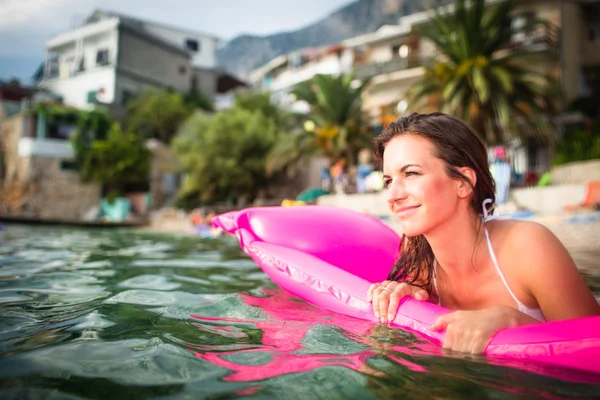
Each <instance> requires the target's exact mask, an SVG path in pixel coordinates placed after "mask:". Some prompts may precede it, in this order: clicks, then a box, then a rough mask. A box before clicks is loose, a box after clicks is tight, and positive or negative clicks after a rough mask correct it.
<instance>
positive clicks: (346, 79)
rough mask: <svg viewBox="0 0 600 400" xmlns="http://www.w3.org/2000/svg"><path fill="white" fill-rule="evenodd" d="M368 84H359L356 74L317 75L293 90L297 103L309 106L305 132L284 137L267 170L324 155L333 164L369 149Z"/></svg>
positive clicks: (270, 157)
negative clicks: (364, 111)
mask: <svg viewBox="0 0 600 400" xmlns="http://www.w3.org/2000/svg"><path fill="white" fill-rule="evenodd" d="M368 83H369V81H368V80H364V81H362V82H358V81H357V80H355V79H354V76H353V74H341V75H337V76H334V75H315V76H314V77H313V78H312V79H310V80H308V81H305V82H302V83H300V84H298V85H297V86H296V87H295V88H294V89H293V91H292V95H294V96H296V99H297V100H298V101H305V102H306V103H308V104H309V105H310V112H309V113H308V115H307V116H306V123H305V124H304V129H296V130H292V131H291V132H290V133H288V134H287V135H282V136H281V137H280V139H279V140H278V141H277V144H276V145H275V147H274V148H273V150H272V151H271V152H270V154H269V157H268V162H267V170H268V172H270V173H272V172H275V171H279V170H282V169H284V168H285V167H287V166H289V165H292V164H295V163H297V162H298V161H299V160H300V159H302V158H305V157H312V156H315V155H322V156H325V157H328V158H330V159H331V160H332V161H333V160H336V159H339V158H346V160H347V162H348V163H349V164H353V162H354V154H355V153H356V152H357V151H358V150H359V149H360V148H362V147H365V146H368V145H369V142H370V140H371V136H370V135H369V133H368V131H367V130H366V129H365V127H364V124H363V123H362V120H361V117H362V112H361V100H362V92H363V90H364V88H365V87H366V86H367V85H368Z"/></svg>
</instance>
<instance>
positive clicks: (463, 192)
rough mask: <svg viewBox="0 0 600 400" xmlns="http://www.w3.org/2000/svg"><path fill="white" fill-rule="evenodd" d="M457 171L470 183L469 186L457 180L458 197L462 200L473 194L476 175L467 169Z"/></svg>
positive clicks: (470, 169)
mask: <svg viewBox="0 0 600 400" xmlns="http://www.w3.org/2000/svg"><path fill="white" fill-rule="evenodd" d="M458 170H459V171H460V173H461V174H463V176H465V177H466V178H467V179H468V180H469V182H471V185H469V183H468V182H465V181H464V180H463V179H460V180H459V185H458V197H460V198H461V199H464V198H466V197H468V196H469V195H470V194H471V193H473V188H475V185H476V184H477V174H476V173H475V171H474V170H473V169H472V168H469V167H462V168H459V169H458Z"/></svg>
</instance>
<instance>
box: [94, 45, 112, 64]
mask: <svg viewBox="0 0 600 400" xmlns="http://www.w3.org/2000/svg"><path fill="white" fill-rule="evenodd" d="M109 63H110V60H109V59H108V49H102V50H98V52H97V53H96V65H97V66H104V65H108V64H109Z"/></svg>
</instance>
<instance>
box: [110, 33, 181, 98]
mask: <svg viewBox="0 0 600 400" xmlns="http://www.w3.org/2000/svg"><path fill="white" fill-rule="evenodd" d="M118 64H119V72H118V73H119V75H121V74H123V75H127V76H128V77H129V78H131V79H135V80H138V81H140V82H146V83H147V84H154V85H161V86H163V87H165V88H169V87H171V88H173V89H175V90H176V91H178V92H181V93H187V92H188V91H189V90H190V84H191V74H192V70H191V66H190V59H189V57H188V56H187V55H186V54H184V53H183V52H179V51H177V50H174V49H173V50H171V49H169V48H168V47H167V46H164V45H163V46H161V45H159V44H157V43H155V42H154V41H152V40H151V39H148V38H146V37H144V36H141V35H137V34H135V33H134V32H132V31H129V30H121V31H120V32H119V62H118Z"/></svg>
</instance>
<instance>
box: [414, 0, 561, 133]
mask: <svg viewBox="0 0 600 400" xmlns="http://www.w3.org/2000/svg"><path fill="white" fill-rule="evenodd" d="M514 9H515V2H514V1H513V0H508V1H505V2H502V3H500V4H497V5H494V6H490V7H488V8H486V6H485V0H472V1H466V0H456V2H455V11H454V12H453V13H452V14H451V15H442V13H441V12H440V11H439V9H438V10H436V11H435V15H434V18H433V21H432V22H431V23H430V24H429V25H427V26H425V27H424V28H423V29H422V32H421V34H422V36H423V37H425V38H427V39H429V40H431V41H432V42H433V43H434V44H435V45H436V47H437V49H438V51H439V57H438V58H437V60H436V61H435V63H434V65H433V66H431V67H428V68H426V69H425V73H424V76H423V77H422V79H421V80H420V81H419V82H418V83H417V84H415V85H414V86H413V87H412V88H411V90H409V93H408V97H409V99H410V100H411V103H413V105H414V104H415V103H418V102H419V101H422V100H425V99H428V100H429V101H433V103H434V105H435V106H436V108H437V109H441V110H442V111H444V112H447V113H449V114H453V115H455V116H458V117H460V118H462V119H464V120H465V121H467V122H469V123H470V124H471V126H472V127H473V128H474V129H475V130H476V132H478V133H479V134H480V135H481V137H482V139H484V141H485V142H487V143H490V144H492V143H494V144H500V143H503V142H504V141H505V140H506V139H507V136H510V135H513V136H517V137H526V136H531V134H532V133H538V134H542V135H544V134H547V132H548V129H547V124H546V123H545V121H546V119H545V116H546V115H548V113H552V112H554V110H555V102H554V101H553V100H552V98H553V97H554V98H556V97H557V96H556V89H555V88H556V86H555V85H554V82H553V80H552V78H550V77H548V76H545V75H544V74H542V73H538V72H534V71H532V70H531V69H528V68H527V67H526V66H525V65H526V63H527V62H526V61H525V60H524V58H523V56H524V55H526V54H527V53H525V52H521V51H518V50H510V51H509V50H507V48H508V47H509V46H510V44H511V41H512V40H513V35H514V34H515V33H516V30H515V28H514V25H515V24H513V23H512V22H513V18H514V17H513V15H514ZM539 24H546V23H545V22H543V21H534V22H533V23H532V24H529V25H528V26H526V27H524V28H523V29H531V28H532V25H536V26H537V25H539ZM553 95H554V96H553Z"/></svg>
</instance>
